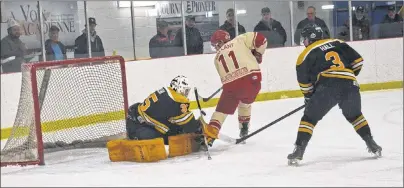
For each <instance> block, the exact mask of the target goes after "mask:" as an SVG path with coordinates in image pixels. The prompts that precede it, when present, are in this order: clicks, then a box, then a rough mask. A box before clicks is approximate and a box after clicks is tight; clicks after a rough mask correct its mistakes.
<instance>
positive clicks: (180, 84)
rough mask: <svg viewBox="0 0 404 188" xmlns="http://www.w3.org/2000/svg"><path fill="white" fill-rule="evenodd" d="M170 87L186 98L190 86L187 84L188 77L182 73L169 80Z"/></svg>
mask: <svg viewBox="0 0 404 188" xmlns="http://www.w3.org/2000/svg"><path fill="white" fill-rule="evenodd" d="M170 87H171V88H172V89H173V90H174V91H176V92H177V93H179V94H181V95H183V96H184V97H186V98H188V94H189V91H190V90H191V86H190V85H189V84H188V78H187V77H185V76H182V75H180V76H177V77H175V78H174V79H173V80H171V83H170Z"/></svg>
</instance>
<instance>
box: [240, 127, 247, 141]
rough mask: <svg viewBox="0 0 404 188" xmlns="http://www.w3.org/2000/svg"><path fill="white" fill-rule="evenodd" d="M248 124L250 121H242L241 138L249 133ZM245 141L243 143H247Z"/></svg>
mask: <svg viewBox="0 0 404 188" xmlns="http://www.w3.org/2000/svg"><path fill="white" fill-rule="evenodd" d="M248 124H249V123H242V124H241V128H240V138H243V137H245V136H247V135H248ZM245 143H246V142H245V141H242V142H241V144H245Z"/></svg>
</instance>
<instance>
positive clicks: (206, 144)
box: [194, 87, 212, 160]
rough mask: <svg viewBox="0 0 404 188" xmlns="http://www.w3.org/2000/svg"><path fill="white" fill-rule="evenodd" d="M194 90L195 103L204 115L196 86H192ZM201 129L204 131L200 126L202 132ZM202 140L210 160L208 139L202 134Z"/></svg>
mask: <svg viewBox="0 0 404 188" xmlns="http://www.w3.org/2000/svg"><path fill="white" fill-rule="evenodd" d="M194 92H195V98H196V103H197V105H198V109H199V112H201V116H206V113H205V112H204V111H203V110H202V108H201V104H200V103H199V97H198V90H197V89H196V87H195V88H194ZM202 118H203V117H202ZM203 131H204V129H203V128H202V132H203ZM203 140H204V142H205V149H206V155H207V156H208V160H211V159H212V157H211V156H210V152H209V146H208V141H207V140H206V136H205V135H203Z"/></svg>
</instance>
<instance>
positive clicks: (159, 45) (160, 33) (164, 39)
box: [149, 21, 184, 58]
mask: <svg viewBox="0 0 404 188" xmlns="http://www.w3.org/2000/svg"><path fill="white" fill-rule="evenodd" d="M171 33H172V31H171V30H170V28H169V26H168V23H167V22H166V21H158V23H157V34H156V35H154V36H153V37H152V38H151V39H150V41H149V54H150V57H151V58H159V57H173V56H180V55H184V50H183V48H182V46H181V47H179V46H176V45H175V43H174V36H173V35H172V34H171Z"/></svg>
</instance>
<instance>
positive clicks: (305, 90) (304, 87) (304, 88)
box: [299, 82, 313, 94]
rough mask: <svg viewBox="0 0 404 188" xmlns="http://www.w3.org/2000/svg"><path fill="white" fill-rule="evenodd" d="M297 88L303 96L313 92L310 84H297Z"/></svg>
mask: <svg viewBox="0 0 404 188" xmlns="http://www.w3.org/2000/svg"><path fill="white" fill-rule="evenodd" d="M299 86H300V90H301V91H302V93H303V94H306V93H310V92H312V91H313V84H311V83H308V84H304V83H300V82H299Z"/></svg>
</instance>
